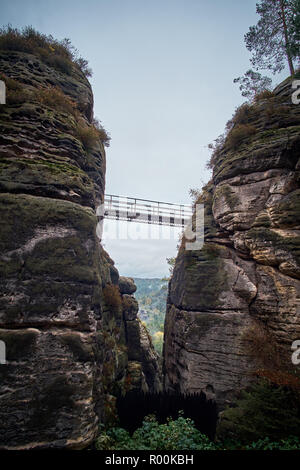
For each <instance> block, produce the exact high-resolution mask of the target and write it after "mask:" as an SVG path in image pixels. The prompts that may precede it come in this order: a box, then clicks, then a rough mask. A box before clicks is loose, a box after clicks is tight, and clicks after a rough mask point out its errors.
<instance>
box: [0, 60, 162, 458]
mask: <svg viewBox="0 0 300 470" xmlns="http://www.w3.org/2000/svg"><path fill="white" fill-rule="evenodd" d="M0 71H1V72H2V74H4V75H2V77H1V78H2V79H3V78H4V80H5V81H6V82H7V87H8V91H9V94H10V99H9V100H8V104H6V105H1V106H0V158H1V160H0V168H1V172H0V224H1V231H0V266H1V279H0V291H1V296H0V340H2V341H4V342H5V344H6V348H7V353H6V356H7V363H6V364H3V365H0V401H1V405H0V422H1V427H0V448H2V449H3V448H4V449H5V448H9V449H13V448H45V447H46V448H47V447H54V448H60V447H67V448H68V447H69V448H83V447H84V446H86V445H87V444H89V443H90V442H91V441H92V439H93V438H94V437H95V434H96V432H97V427H98V421H99V418H100V419H103V420H105V419H109V418H110V417H111V415H112V414H113V413H114V409H113V404H114V398H113V394H114V393H115V392H116V391H119V390H126V389H127V388H128V387H131V386H132V385H131V379H130V374H131V371H132V368H133V363H132V362H129V367H128V359H129V360H130V361H132V360H133V361H136V364H138V368H139V370H138V371H135V377H136V382H137V383H136V386H139V384H141V382H142V379H143V380H144V382H145V384H144V386H145V387H148V389H151V388H152V387H155V386H159V384H158V383H157V381H156V382H155V379H154V377H153V374H155V373H156V369H155V368H156V365H155V360H156V358H154V357H152V356H151V355H152V354H153V352H152V350H151V344H146V342H147V341H146V340H145V334H144V333H143V331H142V334H141V335H140V336H139V334H140V330H142V328H141V327H140V326H139V325H138V324H137V320H136V311H137V307H136V302H135V301H134V299H133V297H132V295H131V294H132V293H133V292H134V290H135V288H134V287H133V285H132V282H131V281H128V280H127V281H126V279H122V278H121V280H120V286H119V274H118V271H117V270H116V268H115V267H114V265H113V262H112V260H111V259H110V258H109V256H108V255H107V253H105V251H104V250H103V248H102V247H101V245H100V243H99V240H98V238H97V235H96V225H97V217H96V215H95V209H96V208H97V206H98V205H99V204H100V203H101V202H102V201H103V196H104V185H105V151H104V147H103V144H102V142H101V139H100V138H97V139H95V138H94V137H93V136H94V135H95V128H94V127H93V126H92V120H93V95H92V91H91V87H90V84H89V82H88V81H87V79H86V78H85V76H84V75H83V73H82V72H81V71H80V70H79V68H78V67H76V65H75V64H73V68H72V71H71V73H70V72H69V73H68V74H66V73H63V72H60V71H58V70H57V69H54V68H53V67H50V66H48V65H46V64H45V63H44V62H43V61H42V60H41V59H40V58H39V57H36V56H35V55H32V54H27V53H20V52H12V51H1V52H0ZM45 90H46V92H47V90H48V92H49V93H50V95H47V96H46V95H45ZM61 92H62V93H61ZM43 93H44V94H43ZM41 96H42V97H44V99H41ZM45 96H46V98H47V99H45ZM68 99H69V101H68ZM70 100H71V101H70ZM70 103H71V105H72V106H71V109H69V108H70V106H69V105H70ZM66 105H68V106H66ZM75 107H77V109H76V112H75ZM79 122H80V125H81V128H83V130H84V133H85V134H84V135H83V134H82V132H81V133H80V129H79V130H78V123H79ZM81 130H82V129H81ZM91 132H92V137H93V138H92V139H90V140H89V141H87V140H86V136H87V135H88V134H89V133H90V134H91ZM129 304H130V305H129ZM129 325H134V327H133V328H132V326H130V327H129ZM134 328H135V332H134V333H132V332H131V330H134ZM139 328H140V329H139ZM137 330H138V331H137ZM133 334H136V344H135V348H136V349H135V351H134V352H133V350H132V344H131V337H132V335H133ZM128 341H129V343H130V344H129V346H130V347H129V357H128ZM150 356H151V357H150ZM136 368H137V366H136ZM151 374H152V375H151ZM154 382H155V384H156V385H154ZM158 382H159V381H158Z"/></svg>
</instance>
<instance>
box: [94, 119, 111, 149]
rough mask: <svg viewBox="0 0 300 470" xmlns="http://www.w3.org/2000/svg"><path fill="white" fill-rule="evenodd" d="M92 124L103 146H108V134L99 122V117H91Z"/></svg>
mask: <svg viewBox="0 0 300 470" xmlns="http://www.w3.org/2000/svg"><path fill="white" fill-rule="evenodd" d="M93 126H94V127H95V129H96V130H97V131H98V138H99V139H100V140H101V142H102V143H103V144H104V145H105V147H109V144H110V136H109V134H108V133H107V132H106V130H105V129H104V127H103V126H102V124H101V122H100V121H99V119H97V118H94V119H93Z"/></svg>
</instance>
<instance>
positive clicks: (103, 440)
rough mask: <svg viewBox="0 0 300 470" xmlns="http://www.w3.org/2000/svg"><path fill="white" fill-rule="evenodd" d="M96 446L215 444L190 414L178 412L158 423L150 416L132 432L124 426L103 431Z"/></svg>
mask: <svg viewBox="0 0 300 470" xmlns="http://www.w3.org/2000/svg"><path fill="white" fill-rule="evenodd" d="M96 449H97V450H106V449H108V450H213V449H215V445H214V444H213V443H212V442H211V441H210V440H209V439H208V437H206V436H205V435H204V434H201V433H200V431H198V430H197V429H196V428H195V426H194V423H193V421H192V420H191V419H189V418H184V417H183V416H179V418H178V419H177V420H172V419H171V418H170V419H168V422H167V423H165V424H159V423H158V422H157V421H156V419H155V417H154V416H153V415H150V416H147V417H146V418H145V420H144V422H143V425H142V427H140V428H139V429H137V430H136V431H135V432H134V433H133V435H132V436H130V434H129V432H128V431H126V430H125V429H122V428H112V429H109V430H108V431H102V432H101V433H100V435H99V437H98V439H97V441H96Z"/></svg>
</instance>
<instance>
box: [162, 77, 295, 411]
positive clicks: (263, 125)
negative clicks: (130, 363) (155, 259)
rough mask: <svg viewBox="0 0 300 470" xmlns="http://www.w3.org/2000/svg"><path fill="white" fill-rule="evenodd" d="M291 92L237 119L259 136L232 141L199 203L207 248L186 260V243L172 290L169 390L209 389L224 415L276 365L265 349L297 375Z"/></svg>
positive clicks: (218, 154)
mask: <svg viewBox="0 0 300 470" xmlns="http://www.w3.org/2000/svg"><path fill="white" fill-rule="evenodd" d="M291 93H292V88H291V80H290V79H288V80H286V81H285V82H283V83H282V84H281V85H280V86H278V87H277V88H276V89H275V90H274V93H273V94H270V95H268V96H267V97H266V96H262V97H261V99H260V100H257V102H256V103H254V104H253V105H252V106H244V107H242V109H240V110H239V113H237V114H236V117H235V121H234V119H233V123H231V129H239V131H241V130H242V131H243V132H244V130H245V129H246V131H247V129H249V128H250V126H251V128H250V130H251V135H250V132H249V135H248V136H247V135H246V134H245V135H244V137H243V139H241V140H240V141H238V143H237V142H236V141H234V140H233V137H234V135H233V134H232V133H231V135H230V133H229V134H228V137H227V140H226V141H225V143H224V142H223V144H222V145H220V146H219V148H218V149H217V151H215V155H214V159H213V178H212V181H211V182H210V183H209V184H208V185H206V187H205V188H204V190H203V194H202V195H201V197H200V198H199V200H198V202H203V203H204V205H205V244H204V247H203V249H202V250H198V251H187V250H185V243H184V240H183V243H182V246H181V248H180V250H179V253H178V256H177V260H176V265H175V268H174V274H173V277H172V279H171V282H170V285H169V297H168V307H167V316H166V323H165V342H164V371H165V377H166V383H165V385H166V388H167V389H171V390H172V389H173V390H174V389H175V390H176V389H177V390H180V391H182V392H196V391H199V390H203V391H204V392H206V393H207V395H208V397H210V398H214V399H216V401H217V403H218V405H219V407H220V409H222V408H224V406H225V405H226V404H228V403H231V402H232V401H233V400H234V397H235V396H236V395H237V393H238V392H239V391H240V390H241V389H242V388H243V387H245V386H246V385H247V384H248V383H249V382H250V381H251V380H252V372H253V370H256V369H257V368H258V367H261V368H264V367H266V364H265V361H267V360H269V361H270V358H266V357H263V356H264V352H263V350H264V348H265V346H264V344H262V343H264V342H265V343H267V348H268V345H269V346H270V343H272V344H273V346H274V348H273V350H274V351H277V352H276V354H279V355H280V357H281V360H282V361H283V363H284V366H285V367H286V368H288V367H290V365H291V356H290V354H291V353H290V348H291V344H292V341H293V340H296V339H300V308H299V301H300V264H299V263H300V259H299V246H300V206H299V201H300V198H299V196H300V190H299V168H300V167H299V162H300V160H299V148H300V106H296V105H293V104H292V102H291ZM238 125H242V126H245V127H243V129H241V127H239V128H238V127H237V126H238ZM253 128H254V130H253ZM236 135H237V133H236V132H235V136H236ZM230 137H231V141H230ZM256 342H257V344H256ZM259 342H260V344H258V343H259ZM255 349H257V352H260V353H261V357H258V356H259V355H258V354H256V352H255ZM266 355H267V352H266ZM274 355H275V352H274ZM271 362H272V358H271ZM271 366H272V365H271ZM271 366H270V364H268V367H271ZM273 366H275V357H274V364H273Z"/></svg>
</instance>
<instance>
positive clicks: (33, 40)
mask: <svg viewBox="0 0 300 470" xmlns="http://www.w3.org/2000/svg"><path fill="white" fill-rule="evenodd" d="M0 49H2V50H9V51H19V52H27V53H30V54H35V55H37V56H39V57H40V59H41V60H42V61H43V62H44V63H46V64H48V65H50V66H51V67H54V68H55V69H56V70H59V71H60V72H63V73H66V74H71V73H72V70H73V65H75V66H76V67H77V68H79V69H80V70H81V71H82V72H83V73H84V74H85V76H87V77H89V76H91V74H92V72H91V70H90V69H89V67H88V63H87V61H86V60H85V59H83V58H82V57H80V56H79V53H78V51H77V49H75V48H74V47H73V46H72V44H71V42H70V40H69V39H63V40H62V41H57V40H55V39H54V38H53V37H52V36H51V35H49V36H47V35H45V34H41V33H39V32H38V31H36V30H35V29H34V28H33V27H32V26H26V27H25V28H23V29H22V30H18V29H17V28H12V27H11V26H10V25H8V26H6V27H4V28H1V29H0Z"/></svg>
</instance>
